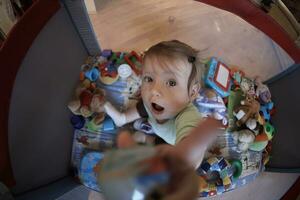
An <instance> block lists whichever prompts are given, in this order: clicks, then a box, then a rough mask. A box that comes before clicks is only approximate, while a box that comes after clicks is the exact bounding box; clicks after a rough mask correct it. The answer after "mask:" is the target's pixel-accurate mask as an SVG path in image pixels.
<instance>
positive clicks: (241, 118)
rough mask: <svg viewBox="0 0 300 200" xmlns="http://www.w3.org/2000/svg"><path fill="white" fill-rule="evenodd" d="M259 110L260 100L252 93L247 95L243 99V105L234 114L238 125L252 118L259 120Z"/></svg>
mask: <svg viewBox="0 0 300 200" xmlns="http://www.w3.org/2000/svg"><path fill="white" fill-rule="evenodd" d="M259 110H260V104H259V102H258V101H256V100H255V99H254V97H253V96H252V95H247V96H246V99H245V100H243V101H241V105H239V106H237V107H236V108H235V109H234V111H233V115H234V116H235V117H236V118H237V121H236V125H237V126H239V127H240V126H242V125H243V124H246V122H247V121H248V120H250V119H255V120H258V118H259Z"/></svg>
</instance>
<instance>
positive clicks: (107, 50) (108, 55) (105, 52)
mask: <svg viewBox="0 0 300 200" xmlns="http://www.w3.org/2000/svg"><path fill="white" fill-rule="evenodd" d="M111 54H112V50H110V49H104V50H103V51H102V52H101V56H103V57H105V58H108V57H110V56H111Z"/></svg>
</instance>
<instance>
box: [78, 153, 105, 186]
mask: <svg viewBox="0 0 300 200" xmlns="http://www.w3.org/2000/svg"><path fill="white" fill-rule="evenodd" d="M103 157H104V156H103V154H102V153H100V152H90V153H87V154H85V155H84V156H83V157H82V159H81V162H80V167H79V170H78V171H79V179H80V181H81V183H82V184H83V185H85V186H86V187H88V188H91V189H93V190H96V191H99V192H100V191H101V190H100V187H99V184H98V178H97V173H98V170H100V168H101V166H100V165H101V160H102V159H103Z"/></svg>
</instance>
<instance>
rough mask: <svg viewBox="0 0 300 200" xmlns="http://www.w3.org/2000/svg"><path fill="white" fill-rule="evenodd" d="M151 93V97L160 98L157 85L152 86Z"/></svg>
mask: <svg viewBox="0 0 300 200" xmlns="http://www.w3.org/2000/svg"><path fill="white" fill-rule="evenodd" d="M151 93H152V95H153V96H157V97H159V96H161V88H160V86H159V85H157V84H155V85H154V86H153V88H152V89H151Z"/></svg>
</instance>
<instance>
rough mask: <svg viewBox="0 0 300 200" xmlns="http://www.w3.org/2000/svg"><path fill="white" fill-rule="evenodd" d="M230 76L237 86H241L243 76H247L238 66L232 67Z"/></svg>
mask: <svg viewBox="0 0 300 200" xmlns="http://www.w3.org/2000/svg"><path fill="white" fill-rule="evenodd" d="M230 76H231V77H232V79H233V83H234V84H235V85H236V86H239V85H240V84H241V82H242V77H243V76H245V73H244V72H243V71H241V70H239V69H237V67H231V69H230Z"/></svg>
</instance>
